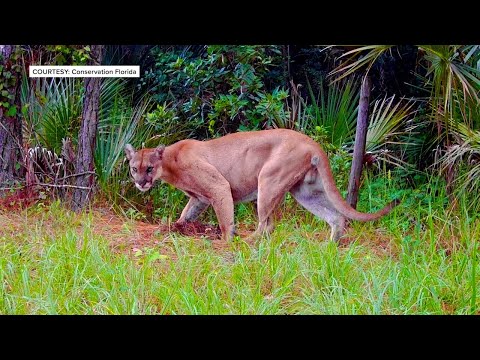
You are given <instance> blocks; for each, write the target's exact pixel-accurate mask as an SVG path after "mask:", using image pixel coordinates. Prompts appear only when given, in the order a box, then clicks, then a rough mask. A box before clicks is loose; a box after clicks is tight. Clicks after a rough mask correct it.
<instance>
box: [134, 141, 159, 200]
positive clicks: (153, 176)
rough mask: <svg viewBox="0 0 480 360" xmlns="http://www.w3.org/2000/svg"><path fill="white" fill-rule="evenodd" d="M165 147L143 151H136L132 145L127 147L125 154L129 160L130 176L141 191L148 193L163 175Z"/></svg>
mask: <svg viewBox="0 0 480 360" xmlns="http://www.w3.org/2000/svg"><path fill="white" fill-rule="evenodd" d="M164 150H165V146H163V145H160V146H158V147H156V148H154V149H141V150H138V151H136V150H135V149H134V148H133V146H132V145H130V144H127V145H126V146H125V154H126V155H127V159H128V160H129V165H130V175H131V176H132V178H133V180H134V181H135V186H136V187H137V189H138V190H140V191H147V190H149V189H150V188H151V187H152V186H153V183H154V182H155V181H156V180H158V179H159V178H160V176H161V175H162V157H163V151H164Z"/></svg>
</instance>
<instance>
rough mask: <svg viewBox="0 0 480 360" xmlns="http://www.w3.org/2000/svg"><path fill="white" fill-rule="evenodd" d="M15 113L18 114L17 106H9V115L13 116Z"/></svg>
mask: <svg viewBox="0 0 480 360" xmlns="http://www.w3.org/2000/svg"><path fill="white" fill-rule="evenodd" d="M15 115H17V108H16V106H10V107H9V108H8V111H7V116H10V117H12V116H15Z"/></svg>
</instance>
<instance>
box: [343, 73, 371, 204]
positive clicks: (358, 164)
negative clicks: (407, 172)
mask: <svg viewBox="0 0 480 360" xmlns="http://www.w3.org/2000/svg"><path fill="white" fill-rule="evenodd" d="M370 88H371V82H370V78H369V77H368V75H367V76H365V78H364V80H363V82H362V87H361V89H360V101H359V105H358V117H357V130H356V133H355V145H354V148H353V160H352V170H351V171H350V179H349V181H348V194H347V203H349V204H350V206H351V207H353V208H354V209H356V208H357V201H358V190H359V187H360V177H361V176H362V167H363V157H364V155H365V143H366V140H367V130H368V105H369V103H370Z"/></svg>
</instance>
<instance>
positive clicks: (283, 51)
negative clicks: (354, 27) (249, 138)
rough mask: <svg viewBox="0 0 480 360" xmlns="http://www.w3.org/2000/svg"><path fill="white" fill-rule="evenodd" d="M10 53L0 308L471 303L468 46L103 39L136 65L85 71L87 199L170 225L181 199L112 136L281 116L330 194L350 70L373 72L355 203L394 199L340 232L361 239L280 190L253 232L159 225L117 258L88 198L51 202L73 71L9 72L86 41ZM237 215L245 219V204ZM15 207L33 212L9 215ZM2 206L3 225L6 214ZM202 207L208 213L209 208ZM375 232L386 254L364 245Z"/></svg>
mask: <svg viewBox="0 0 480 360" xmlns="http://www.w3.org/2000/svg"><path fill="white" fill-rule="evenodd" d="M15 51H16V52H15V62H7V63H6V64H7V65H8V66H7V65H5V66H3V67H0V94H1V97H0V117H2V124H7V121H9V120H8V119H10V118H9V117H8V116H18V118H19V119H20V121H21V125H22V142H23V144H22V149H24V150H23V153H22V159H23V163H22V162H21V161H19V162H18V164H13V167H18V168H22V169H24V170H25V171H24V173H21V172H19V174H21V176H17V177H16V178H15V179H14V180H13V181H12V179H10V178H8V179H7V180H8V181H6V182H5V183H2V184H0V187H1V188H2V190H0V191H1V192H2V193H1V194H0V197H1V198H2V204H3V205H4V206H3V207H4V208H6V210H1V208H0V215H1V216H2V217H1V218H0V247H1V256H0V261H1V262H0V274H1V276H2V278H1V279H2V282H1V283H2V285H1V286H2V288H1V289H0V293H1V296H0V313H127V312H128V313H130V312H131V313H448V312H453V313H478V311H479V301H478V300H477V297H476V288H477V284H478V281H479V276H478V275H477V274H478V272H477V270H478V261H477V260H478V244H477V240H476V239H477V238H478V235H479V231H480V226H479V225H480V220H479V216H478V211H479V210H480V198H479V197H480V182H479V181H478V178H479V176H480V162H479V160H480V106H479V104H480V103H479V98H478V96H479V91H480V47H479V46H478V45H435V46H432V45H416V46H386V45H382V46H379V45H375V46H374V45H372V46H363V47H362V46H348V47H347V46H333V47H325V46H309V47H300V46H289V45H274V46H259V45H257V46H253V45H248V46H230V45H229V46H225V45H215V46H213V45H208V46H203V45H195V46H105V49H104V55H103V60H102V63H103V64H140V65H141V69H142V76H141V78H140V79H128V80H126V79H111V78H110V79H108V78H106V79H103V80H102V82H101V85H100V86H101V88H100V99H99V104H100V105H99V115H98V130H97V137H96V145H95V146H96V147H95V151H94V165H95V166H94V172H95V180H96V181H95V188H94V194H95V201H96V203H95V204H96V205H94V206H93V207H92V208H93V209H95V208H97V207H98V204H102V205H101V207H105V204H108V206H109V207H111V208H112V209H113V210H114V211H115V212H116V214H118V216H122V217H124V218H125V229H124V230H125V231H126V232H128V231H129V226H133V225H131V221H134V220H143V221H149V222H155V223H158V222H162V223H170V222H171V221H174V220H175V219H176V218H177V217H178V216H179V214H180V212H181V210H182V208H183V206H184V205H185V203H186V199H185V196H184V195H183V194H182V193H181V192H179V191H177V190H176V189H174V188H173V187H171V186H168V185H158V186H156V187H155V188H153V189H152V190H151V191H149V192H148V193H146V194H141V193H140V192H138V191H137V190H136V189H135V187H134V186H133V184H132V183H131V181H130V179H129V176H128V167H127V164H126V162H125V159H124V152H123V151H124V146H125V144H127V143H131V144H133V145H134V146H135V147H142V146H146V147H152V146H156V145H158V144H160V143H161V144H165V145H168V144H171V143H173V142H175V141H178V140H180V139H184V138H196V139H209V138H214V137H218V136H222V135H224V134H227V133H231V132H236V131H249V130H257V129H267V128H275V127H284V128H291V129H295V130H297V131H301V132H304V133H306V134H307V135H309V136H311V137H312V138H314V139H315V140H316V141H318V142H319V143H320V144H321V145H322V147H323V148H324V149H325V150H326V151H327V153H328V154H329V156H330V162H331V165H332V168H333V171H334V174H335V176H336V181H337V185H338V187H339V188H340V189H341V190H342V191H343V193H344V195H345V190H346V187H347V182H348V173H349V170H350V167H351V159H352V151H353V146H354V144H353V139H354V137H355V127H356V121H357V115H358V114H357V113H358V102H359V97H360V95H359V94H360V87H361V83H362V81H363V79H364V78H365V76H369V77H370V79H371V81H372V88H371V96H370V106H369V127H368V133H367V143H366V154H365V156H364V165H365V169H364V172H363V177H362V183H361V191H360V201H359V205H358V207H359V209H360V210H363V211H371V210H373V209H378V208H380V207H381V206H382V205H383V204H385V203H386V202H387V201H388V200H390V199H393V198H400V199H401V200H402V204H401V205H400V206H399V207H398V208H397V209H396V210H395V211H394V212H393V213H392V215H390V216H389V217H387V218H386V219H383V220H381V221H380V222H378V223H375V224H352V226H353V229H352V230H351V232H350V233H349V235H348V236H349V238H350V239H353V238H356V239H364V240H365V243H368V242H369V240H372V244H365V243H363V242H361V241H353V242H350V243H349V245H348V246H347V247H340V248H337V247H336V246H335V245H334V244H329V243H327V242H323V241H321V240H323V236H324V235H323V232H322V231H323V230H322V229H323V226H324V224H322V223H321V222H319V221H316V220H314V219H313V217H312V216H310V214H308V213H306V212H304V211H302V210H301V209H299V208H297V207H296V205H295V204H294V202H293V201H292V199H290V198H289V197H288V196H287V199H286V203H285V204H284V205H283V208H282V212H283V214H284V217H283V219H284V221H283V222H282V225H281V226H280V227H279V229H278V230H276V231H275V233H274V234H272V237H271V238H268V239H263V240H261V241H260V242H258V243H257V244H254V245H252V244H248V243H244V242H242V241H240V242H239V243H235V244H232V245H231V246H230V248H229V249H228V251H226V252H225V253H218V252H215V251H213V250H212V249H211V248H210V247H209V246H210V245H208V244H209V242H208V241H207V240H205V241H202V242H196V241H195V240H192V239H191V238H188V237H177V236H176V235H172V237H171V238H170V240H168V241H167V240H165V239H164V240H163V242H162V241H161V244H162V245H161V246H166V248H168V250H169V251H171V254H170V255H168V256H167V255H165V256H167V257H164V255H162V254H163V253H160V252H159V250H158V249H156V248H155V247H147V248H146V249H145V248H143V249H136V250H135V251H134V253H135V254H137V256H135V257H134V259H133V260H132V258H131V257H128V256H127V255H118V254H117V253H115V252H112V251H111V249H110V248H109V247H108V241H106V240H108V236H107V237H103V236H101V235H98V234H96V233H95V232H94V231H93V227H92V226H90V224H91V222H92V215H91V214H90V215H88V214H85V213H84V214H79V215H74V214H73V213H69V212H67V213H66V214H67V215H65V214H64V213H63V210H62V209H63V206H62V205H60V203H67V204H68V202H69V201H70V199H71V197H72V192H73V189H74V185H75V182H74V179H75V176H74V175H75V154H76V149H77V146H78V138H79V131H80V124H81V121H82V109H83V104H84V99H85V88H84V83H83V79H77V78H56V79H49V78H47V79H42V78H37V79H30V78H28V76H27V75H26V71H27V67H28V65H29V64H58V65H63V64H86V63H88V62H89V61H90V57H91V48H90V46H65V45H61V46H60V45H57V46H38V45H37V46H23V47H19V48H17V49H16V50H15ZM12 64H13V65H12ZM19 64H21V65H22V66H21V67H20V66H19ZM12 69H13V70H12ZM14 71H15V72H14ZM15 74H19V75H18V77H17V78H18V82H17V83H15V82H14V81H12V80H11V79H12V77H15V76H16V75H15ZM16 84H17V85H18V89H17V90H15V91H17V92H18V94H19V101H17V102H16V103H15V102H13V100H12V99H13V98H11V94H12V92H11V91H10V90H9V89H10V88H12V87H13V86H17V85H16ZM12 109H15V110H12ZM14 112H15V113H14ZM7 115H8V116H7ZM3 128H5V126H3ZM1 131H2V129H0V140H1V139H2V134H1ZM0 144H1V141H0ZM0 154H2V149H0ZM1 171H2V170H1V169H0V172H1ZM0 179H3V178H2V177H0ZM2 181H3V180H2ZM32 184H33V185H32ZM25 185H31V186H30V187H31V188H33V190H34V191H33V193H31V194H30V193H29V196H30V197H32V198H33V201H34V203H35V204H34V206H33V207H32V208H30V209H27V210H22V211H21V212H19V213H18V214H15V215H14V213H13V212H12V211H10V210H8V209H17V208H18V207H19V206H22V205H25V204H24V203H23V202H22V201H24V200H25V199H24V198H22V197H21V196H17V194H19V193H18V190H19V189H22V188H24V186H25ZM5 199H6V200H5ZM57 200H59V201H60V203H59V202H58V201H57ZM51 204H53V205H51ZM19 214H20V215H19ZM286 214H290V215H291V216H286ZM236 215H237V218H236V221H237V222H238V223H242V222H243V223H245V224H247V225H248V224H251V223H253V222H254V221H255V220H254V219H255V214H254V209H253V206H251V205H250V204H247V205H241V206H239V207H238V208H237V212H236ZM300 215H301V216H300ZM16 216H19V218H16ZM30 217H31V218H32V219H36V221H39V222H40V223H39V224H42V223H43V222H45V224H46V223H49V224H50V225H49V226H48V227H47V230H45V229H42V227H41V225H36V226H35V227H31V226H30V227H29V225H28V224H27V223H25V224H23V223H22V221H21V219H27V218H30ZM14 219H17V220H18V221H19V222H20V227H17V226H13V225H12V226H11V227H10V228H9V226H10V225H9V224H8V222H9V221H14ZM127 219H128V220H127ZM202 220H204V221H207V222H210V223H214V222H215V221H216V219H215V217H214V214H213V212H212V211H209V212H207V213H206V214H205V215H204V217H203V218H202ZM52 222H53V225H52V224H51V223H52ZM77 222H83V223H84V226H83V227H82V231H83V232H80V233H79V232H78V231H76V230H74V229H75V228H76V227H77V228H78V223H77ZM129 224H130V225H129ZM50 226H51V227H52V228H54V229H55V230H52V231H50V230H49V229H50ZM2 227H3V230H1V229H2ZM377 227H378V228H380V229H379V230H375V228H377ZM315 229H321V230H322V231H321V232H320V235H319V236H320V237H321V239H318V238H315V237H314V236H312V234H314V233H316V230H315ZM77 230H78V229H77ZM16 232H18V235H12V234H14V233H16ZM316 234H317V235H318V233H316ZM362 234H363V236H362ZM379 237H380V238H382V239H388V240H385V241H386V242H387V243H388V248H389V249H390V251H389V252H388V254H387V253H382V254H379V253H378V251H376V250H375V246H376V245H378V242H376V241H375V239H378V238H379ZM325 238H326V236H325ZM165 241H167V242H165ZM197 241H198V240H197ZM292 244H293V245H292ZM377 250H378V249H377ZM138 251H140V253H139V252H138ZM22 254H25V255H22ZM225 254H227V255H225ZM193 255H195V256H194V257H193ZM172 257H173V258H175V259H176V260H175V261H172ZM67 259H73V260H71V261H70V260H67ZM152 259H153V260H152ZM20 264H22V265H20ZM19 266H20V267H19ZM98 269H101V271H98ZM157 270H159V271H157ZM117 271H118V273H117ZM47 274H48V276H47ZM208 274H215V276H214V275H208ZM42 279H43V280H42ZM114 279H117V280H114ZM118 279H120V280H118ZM118 281H120V282H121V285H119V283H118ZM118 286H120V288H119V287H118ZM121 288H122V289H128V291H126V292H124V291H123V290H122V289H121ZM59 294H61V296H60V295H59ZM54 295H55V296H54Z"/></svg>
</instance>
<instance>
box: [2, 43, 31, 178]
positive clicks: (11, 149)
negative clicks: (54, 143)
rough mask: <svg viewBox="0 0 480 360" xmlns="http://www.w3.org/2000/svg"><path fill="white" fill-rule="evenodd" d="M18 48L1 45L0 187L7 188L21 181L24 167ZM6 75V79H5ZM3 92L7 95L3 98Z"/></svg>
mask: <svg viewBox="0 0 480 360" xmlns="http://www.w3.org/2000/svg"><path fill="white" fill-rule="evenodd" d="M17 46H18V45H0V65H1V66H2V67H1V71H0V83H1V84H2V85H3V86H2V89H1V91H2V96H1V97H0V101H1V102H2V103H4V102H8V103H9V105H8V106H5V105H3V104H2V105H1V106H0V187H7V186H10V185H11V184H12V182H13V181H15V180H21V179H23V177H24V175H25V166H24V164H23V156H22V150H23V149H22V146H23V137H22V119H21V117H20V116H21V113H22V112H21V104H20V73H19V72H18V71H17V70H18V69H16V68H15V65H17V61H18V60H17V59H15V58H14V57H15V53H16V51H17ZM7 74H9V75H8V79H7ZM4 91H6V92H7V93H8V95H7V96H5V95H4V94H5V93H4Z"/></svg>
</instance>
